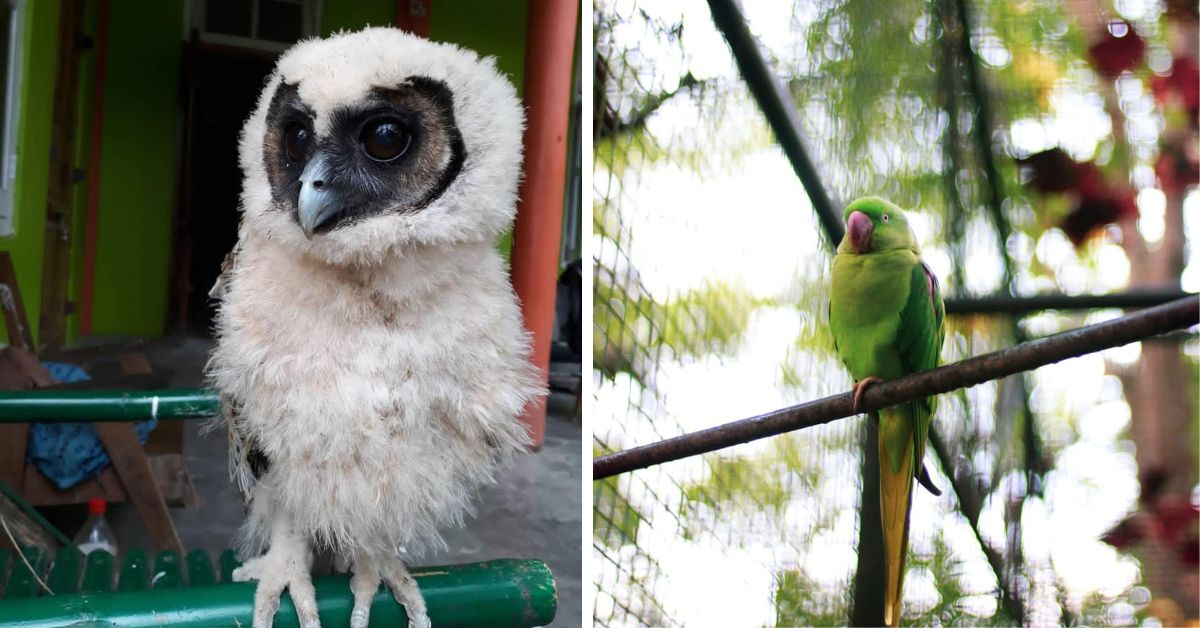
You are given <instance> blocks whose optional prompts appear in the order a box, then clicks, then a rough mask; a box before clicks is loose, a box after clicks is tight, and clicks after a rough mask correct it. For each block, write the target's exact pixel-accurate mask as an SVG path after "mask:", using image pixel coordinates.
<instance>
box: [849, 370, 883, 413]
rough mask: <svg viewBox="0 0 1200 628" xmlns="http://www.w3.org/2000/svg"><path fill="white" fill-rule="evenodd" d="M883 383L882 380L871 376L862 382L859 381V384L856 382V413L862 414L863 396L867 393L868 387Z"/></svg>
mask: <svg viewBox="0 0 1200 628" xmlns="http://www.w3.org/2000/svg"><path fill="white" fill-rule="evenodd" d="M882 381H883V380H882V379H879V378H878V377H875V376H874V375H871V376H869V377H864V378H862V379H861V380H859V381H858V382H856V383H855V384H854V411H855V412H862V396H863V393H864V392H866V390H867V387H869V386H871V385H872V384H878V383H879V382H882Z"/></svg>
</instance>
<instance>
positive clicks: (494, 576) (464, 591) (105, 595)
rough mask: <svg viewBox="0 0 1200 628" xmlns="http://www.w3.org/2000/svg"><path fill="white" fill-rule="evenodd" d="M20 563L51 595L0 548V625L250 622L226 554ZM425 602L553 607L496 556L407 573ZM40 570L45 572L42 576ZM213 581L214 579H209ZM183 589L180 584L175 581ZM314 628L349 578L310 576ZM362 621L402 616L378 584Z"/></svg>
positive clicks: (339, 614) (333, 610)
mask: <svg viewBox="0 0 1200 628" xmlns="http://www.w3.org/2000/svg"><path fill="white" fill-rule="evenodd" d="M25 557H26V558H27V559H28V560H29V563H30V564H31V565H33V566H34V570H35V571H36V572H37V573H38V574H39V576H40V577H43V579H44V580H45V581H46V583H47V584H48V585H49V587H50V588H51V590H53V591H54V593H55V595H53V596H47V595H44V593H45V592H44V591H43V590H42V588H41V585H40V584H38V582H37V579H36V578H34V577H33V574H32V573H31V572H30V571H29V569H28V567H26V565H25V562H24V561H23V560H21V558H20V557H18V556H12V555H11V554H9V553H7V552H0V581H4V580H5V578H4V577H3V576H4V573H5V571H6V570H7V569H8V567H9V566H11V567H12V573H11V575H10V576H9V577H8V578H7V585H6V587H5V589H4V592H3V593H4V595H3V598H2V599H0V624H2V625H4V626H14V627H21V628H33V627H39V628H41V627H47V628H48V627H51V626H55V627H57V626H112V625H119V626H123V627H124V626H128V627H138V626H147V627H149V626H196V627H199V626H236V625H242V626H249V625H250V624H251V623H252V616H253V610H254V587H255V584H254V583H253V582H231V574H232V573H233V570H234V568H235V567H237V565H238V562H237V560H236V559H235V558H234V556H233V552H232V551H231V550H228V551H226V552H225V553H223V554H222V555H221V556H220V558H219V559H218V561H217V566H216V568H215V569H214V565H213V562H212V560H211V559H210V558H209V555H208V553H206V552H204V551H203V550H195V551H192V552H189V553H188V555H187V556H186V558H185V559H184V560H180V558H179V556H178V555H177V554H175V553H174V552H169V551H167V552H160V553H158V554H157V555H156V556H154V558H153V561H151V559H150V557H149V556H148V555H147V554H146V552H144V551H142V550H134V551H131V552H129V553H128V554H127V555H126V556H125V557H124V560H123V563H122V565H121V569H120V577H119V578H117V579H116V580H115V581H114V578H113V567H114V562H115V561H114V560H113V558H112V556H111V555H109V554H108V553H107V552H103V551H98V552H93V553H91V554H89V555H88V556H87V557H86V559H85V558H84V556H83V555H82V554H80V553H79V551H78V550H76V549H74V548H69V547H68V548H63V549H60V550H59V551H58V553H57V554H56V555H55V558H54V561H53V566H52V567H51V568H50V569H49V572H48V573H46V568H45V567H46V562H47V561H46V560H45V559H46V556H45V555H44V554H43V553H42V551H41V550H40V549H36V548H35V549H26V550H25ZM411 572H412V574H413V576H414V577H415V578H416V579H417V584H418V585H419V586H420V587H421V593H422V594H423V595H424V596H425V603H426V605H427V606H428V609H429V618H430V620H432V622H433V625H435V626H439V627H441V626H483V625H486V626H542V625H546V624H548V623H550V621H552V620H553V619H554V613H555V610H556V609H557V605H558V597H557V593H556V591H555V584H554V576H553V575H552V574H551V573H550V569H549V568H548V567H547V566H546V564H545V563H543V562H541V561H536V560H517V559H502V560H493V561H488V562H482V563H472V564H467V565H447V566H439V567H420V568H414V569H412V570H411ZM42 574H45V575H44V576H43V575H42ZM218 577H219V581H218ZM185 579H186V581H187V582H188V583H189V585H188V586H186V587H185V586H184V582H185ZM313 582H314V585H315V586H316V590H317V604H318V607H319V609H318V612H319V613H320V617H321V625H322V626H326V627H335V628H336V627H339V626H346V625H347V624H348V623H349V621H350V611H351V610H352V608H353V604H354V597H353V595H352V594H351V593H350V583H349V577H348V576H345V575H333V576H323V577H318V578H315V579H314V581H313ZM371 624H372V625H377V626H405V625H407V624H408V617H407V615H406V614H405V612H404V608H403V607H402V606H401V605H400V604H398V603H397V602H396V601H395V599H394V598H392V595H391V593H390V592H389V591H388V590H387V589H385V588H382V587H381V588H380V590H379V592H378V593H377V594H376V596H375V600H374V603H373V604H372V606H371ZM297 625H298V620H297V618H296V611H295V607H294V606H293V605H292V602H291V598H290V597H289V596H287V595H284V597H283V600H282V603H281V604H280V606H279V612H278V614H277V615H276V617H275V626H277V627H280V628H285V627H290V626H297Z"/></svg>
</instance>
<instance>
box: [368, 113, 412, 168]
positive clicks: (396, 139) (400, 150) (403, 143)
mask: <svg viewBox="0 0 1200 628" xmlns="http://www.w3.org/2000/svg"><path fill="white" fill-rule="evenodd" d="M358 139H359V141H360V142H362V147H363V150H365V151H366V152H367V156H368V157H370V158H371V159H374V160H375V161H391V160H393V159H395V158H397V157H399V156H400V155H403V154H404V151H406V150H408V145H409V144H411V143H412V133H410V132H409V130H408V127H407V126H405V125H404V124H403V123H401V122H400V121H398V120H393V119H390V118H385V119H383V120H375V121H373V122H369V123H367V125H366V126H365V127H363V130H362V135H360V136H359V138H358Z"/></svg>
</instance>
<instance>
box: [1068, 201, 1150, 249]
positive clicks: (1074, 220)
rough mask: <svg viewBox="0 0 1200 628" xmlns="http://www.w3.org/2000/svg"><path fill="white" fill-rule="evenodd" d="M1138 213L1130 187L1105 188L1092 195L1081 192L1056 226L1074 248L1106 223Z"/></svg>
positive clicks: (1134, 215) (1121, 219)
mask: <svg viewBox="0 0 1200 628" xmlns="http://www.w3.org/2000/svg"><path fill="white" fill-rule="evenodd" d="M1137 215H1138V207H1137V201H1136V200H1134V197H1133V191H1132V190H1130V189H1129V188H1121V189H1117V190H1105V191H1102V192H1099V193H1093V194H1087V195H1085V194H1081V195H1080V196H1079V202H1078V203H1076V205H1075V208H1074V209H1072V210H1071V212H1070V213H1069V214H1067V216H1066V217H1065V218H1063V220H1062V222H1061V223H1059V225H1058V226H1059V228H1060V229H1062V230H1063V233H1066V234H1067V237H1068V238H1070V239H1071V243H1072V244H1074V245H1075V248H1079V247H1081V246H1083V244H1084V243H1085V242H1087V239H1088V238H1089V237H1091V236H1092V234H1094V233H1095V232H1096V231H1098V230H1100V229H1101V228H1102V227H1104V226H1105V225H1110V224H1113V223H1117V222H1121V221H1123V220H1125V219H1127V218H1132V217H1136V216H1137Z"/></svg>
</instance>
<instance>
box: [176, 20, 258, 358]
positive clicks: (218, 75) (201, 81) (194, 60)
mask: <svg viewBox="0 0 1200 628" xmlns="http://www.w3.org/2000/svg"><path fill="white" fill-rule="evenodd" d="M186 49H187V50H186V52H185V57H184V58H185V61H184V63H185V64H186V67H185V69H184V73H185V77H186V78H185V81H186V82H185V90H186V91H185V93H184V109H185V110H184V116H183V120H184V141H183V155H182V157H183V159H182V160H181V163H182V165H183V171H182V176H181V181H180V183H181V186H180V187H181V199H180V204H179V206H180V212H179V215H178V217H177V219H176V239H175V245H176V246H175V272H174V273H173V281H174V283H175V286H174V289H173V290H172V304H171V316H170V321H171V326H172V327H173V328H174V329H173V330H172V331H175V332H186V333H188V334H195V335H205V336H207V335H210V334H211V333H212V324H213V316H214V314H215V307H214V306H215V304H214V303H213V302H212V300H210V299H209V298H208V291H209V290H210V289H211V288H212V286H213V283H214V282H215V281H216V279H217V276H218V275H219V274H220V271H221V262H222V261H223V260H224V259H225V255H226V253H228V252H229V251H230V249H232V248H233V245H234V243H235V242H236V241H237V228H238V219H239V216H240V213H239V212H238V204H239V202H240V195H241V191H242V172H241V169H240V168H239V167H238V134H239V133H240V132H241V129H242V124H243V123H244V122H245V121H246V118H248V117H249V116H250V114H251V113H252V112H253V110H254V106H255V104H256V102H257V99H258V95H259V92H261V91H262V89H263V85H264V84H265V81H266V78H267V76H268V75H269V74H270V73H271V69H272V67H273V66H274V63H275V59H276V57H275V55H273V54H270V53H263V52H260V51H251V50H240V49H234V48H224V47H214V46H206V45H204V44H198V43H196V42H193V43H191V44H189V45H188V46H186Z"/></svg>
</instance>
